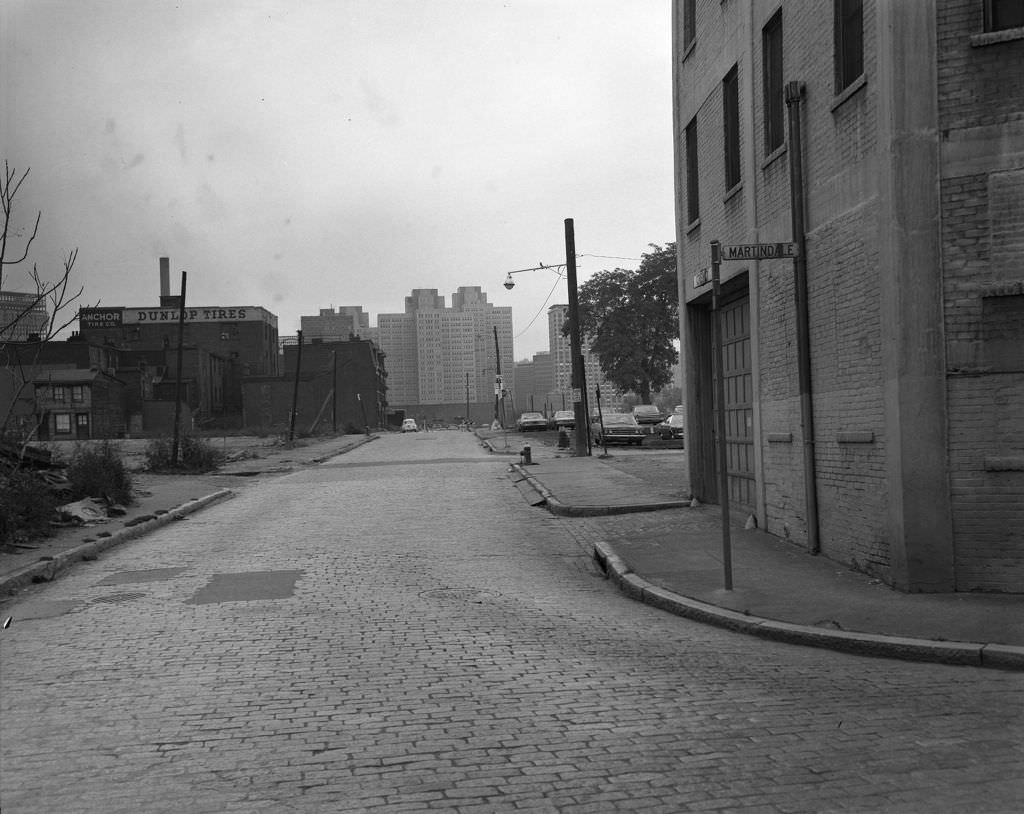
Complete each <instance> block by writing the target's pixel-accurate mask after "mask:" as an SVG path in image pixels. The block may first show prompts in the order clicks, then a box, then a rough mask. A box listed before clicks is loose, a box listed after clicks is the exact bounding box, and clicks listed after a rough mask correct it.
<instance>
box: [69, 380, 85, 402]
mask: <svg viewBox="0 0 1024 814" xmlns="http://www.w3.org/2000/svg"><path fill="white" fill-rule="evenodd" d="M71 401H73V402H74V401H78V402H82V401H85V388H84V387H82V385H80V384H75V385H72V386H71Z"/></svg>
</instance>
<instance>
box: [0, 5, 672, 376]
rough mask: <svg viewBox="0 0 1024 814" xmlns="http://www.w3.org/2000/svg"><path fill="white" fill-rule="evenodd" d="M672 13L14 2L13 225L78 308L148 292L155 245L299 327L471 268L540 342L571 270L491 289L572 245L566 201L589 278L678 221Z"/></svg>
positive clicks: (5, 138) (3, 33)
mask: <svg viewBox="0 0 1024 814" xmlns="http://www.w3.org/2000/svg"><path fill="white" fill-rule="evenodd" d="M670 32H671V14H670V2H669V0H645V2H643V3H635V4H630V5H629V6H628V7H627V8H624V7H623V6H622V4H621V3H618V2H615V1H614V0H586V1H585V2H584V0H564V2H554V3H552V2H539V0H505V1H504V2H498V0H473V2H466V0H437V2H431V3H429V4H427V3H421V2H409V1H408V0H387V1H386V2H376V0H374V2H369V1H368V0H352V2H346V3H343V4H327V3H313V4H294V3H287V2H284V0H262V1H261V2H258V3H253V2H249V1H248V0H222V2H218V3H208V2H197V1H196V0H182V2H179V3H174V4H168V3H160V2H153V0H133V1H132V2H127V0H113V2H111V0H75V1H74V2H70V1H69V0H42V1H40V0H7V2H4V3H3V4H0V74H2V76H3V80H2V81H3V90H4V92H3V94H0V106H2V109H0V142H2V143H3V144H4V152H3V156H2V157H3V158H4V159H5V160H7V161H8V162H9V164H10V166H11V167H12V168H14V169H15V170H20V171H23V170H25V169H31V174H30V175H29V177H28V179H27V180H26V183H25V184H24V185H23V187H22V189H21V191H20V193H19V196H18V199H17V201H16V207H17V210H16V214H18V215H20V218H19V221H18V224H17V225H18V227H19V228H24V227H25V226H26V221H30V220H31V219H34V216H35V213H36V212H37V211H41V212H42V221H41V224H40V230H39V235H38V237H37V239H36V241H35V243H34V245H33V254H32V259H33V260H34V261H36V262H37V263H38V266H39V269H40V271H41V272H43V273H44V275H46V276H52V275H53V273H54V272H55V271H58V270H59V269H60V268H61V262H62V259H63V257H64V256H65V255H66V252H68V251H70V250H72V249H74V248H76V247H77V248H78V259H77V262H76V265H75V272H74V280H75V281H76V282H77V283H79V284H81V285H82V286H84V289H85V294H84V297H83V302H82V304H83V305H96V304H100V305H113V304H117V303H123V302H128V303H138V302H146V301H147V300H148V299H149V295H150V292H151V291H152V286H151V277H150V274H149V272H148V269H150V268H152V267H153V266H155V264H156V261H157V258H158V257H162V256H169V257H170V258H171V260H172V267H171V275H172V286H173V287H175V288H176V287H177V285H178V275H179V274H180V272H181V271H183V270H184V271H187V272H188V292H189V293H188V296H189V299H190V300H192V301H195V302H204V303H214V304H215V303H219V302H228V301H233V302H239V301H245V302H249V303H254V304H259V305H261V306H263V307H265V308H267V309H268V310H269V311H271V312H273V313H274V314H276V315H277V316H278V317H279V322H280V330H281V332H282V333H283V334H294V333H295V332H296V330H297V329H298V325H299V317H300V315H302V314H309V313H316V311H317V310H318V309H319V308H321V307H326V306H327V305H329V304H332V303H333V304H335V305H338V304H344V303H347V302H353V301H358V302H362V303H364V305H365V307H366V308H367V309H368V310H369V311H370V312H371V313H373V314H374V315H375V317H376V315H377V314H379V313H387V312H388V311H390V310H393V309H394V307H395V303H396V302H397V303H400V302H401V300H400V298H401V296H402V295H403V293H404V292H406V291H408V290H410V289H412V288H415V287H417V286H420V285H422V281H423V280H429V281H430V283H429V284H430V285H431V286H436V287H437V288H438V289H439V290H441V291H444V292H445V293H446V294H450V293H451V292H452V291H455V290H456V289H457V288H458V287H459V286H464V285H479V286H481V287H482V288H483V289H485V290H489V291H492V292H494V293H493V295H492V297H493V300H494V302H495V304H496V305H501V306H508V307H510V308H512V309H513V313H514V318H515V324H516V326H517V327H516V334H517V336H516V338H515V339H514V343H515V356H516V358H524V357H528V356H529V355H531V354H532V353H534V352H536V351H537V350H540V349H541V348H542V347H543V346H544V342H545V339H546V328H545V325H544V319H543V315H544V312H545V310H546V307H547V306H548V305H549V304H550V303H551V302H554V301H556V300H558V301H562V302H564V301H565V300H566V298H567V294H566V288H565V281H564V279H559V278H558V277H557V276H555V275H554V274H552V273H550V272H546V271H538V272H533V273H530V274H522V275H519V276H518V277H517V279H516V283H517V284H516V286H515V289H514V290H512V291H506V290H505V289H504V288H502V286H501V284H502V282H503V281H504V279H505V275H506V274H507V272H509V271H511V270H517V269H523V268H529V267H535V266H538V265H539V264H541V263H543V264H545V265H549V266H553V265H558V264H562V263H565V242H564V229H563V224H564V221H565V219H566V218H573V220H574V222H575V226H576V252H577V253H578V255H579V258H578V261H577V265H578V274H579V280H580V283H581V284H582V283H583V282H584V281H585V280H586V279H587V278H588V277H589V276H590V275H592V274H594V273H596V272H598V271H601V270H603V269H606V268H614V267H616V266H623V267H627V268H635V267H636V265H637V264H638V263H639V260H638V258H639V257H640V255H641V254H642V253H643V252H645V251H646V250H647V246H648V245H649V244H650V243H658V244H664V243H667V242H669V241H672V240H674V239H675V237H674V234H675V225H674V218H675V213H674V196H673V190H672V121H671V106H672V94H671V72H672V61H671V56H670V51H671V36H670ZM426 68H428V69H426ZM24 283H25V280H23V279H18V278H17V275H15V276H12V277H11V278H9V279H8V280H6V281H5V282H4V285H3V288H4V289H11V290H19V289H21V290H23V289H24Z"/></svg>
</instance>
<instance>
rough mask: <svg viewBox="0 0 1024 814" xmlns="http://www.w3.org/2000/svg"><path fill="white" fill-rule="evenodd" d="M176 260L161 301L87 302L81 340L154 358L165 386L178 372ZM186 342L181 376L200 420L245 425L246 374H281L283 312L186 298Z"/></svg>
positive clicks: (163, 264) (163, 262)
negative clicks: (100, 305)
mask: <svg viewBox="0 0 1024 814" xmlns="http://www.w3.org/2000/svg"><path fill="white" fill-rule="evenodd" d="M169 266H170V262H169V260H168V258H166V257H161V258H160V299H159V305H158V306H156V307H153V306H110V307H103V308H82V309H80V310H79V315H78V321H79V330H78V334H77V338H78V339H80V340H81V341H84V342H86V343H90V344H107V345H110V346H112V347H115V348H117V349H118V350H121V351H127V352H128V353H127V354H126V358H132V359H133V360H135V361H136V362H139V363H145V364H147V365H148V366H149V367H151V368H153V370H154V371H155V376H156V378H157V379H158V380H160V383H162V390H163V391H167V390H168V388H169V387H170V386H171V385H172V384H173V382H174V377H175V376H176V375H177V347H178V332H179V317H180V313H181V308H180V296H179V295H172V294H171V293H170V271H169ZM182 346H183V348H184V349H185V354H184V359H183V368H182V379H183V382H187V383H188V384H187V388H188V392H189V394H190V396H189V400H190V407H191V409H192V412H193V417H194V419H195V420H196V421H197V422H198V423H199V424H201V425H209V424H211V423H217V424H222V425H225V426H229V425H232V424H238V423H240V421H241V414H242V380H243V378H244V377H246V376H275V375H277V374H278V372H279V367H280V361H279V360H280V354H279V352H278V332H277V317H276V316H275V315H274V314H272V313H270V312H269V311H267V310H266V309H265V308H262V307H260V306H252V305H230V306H213V305H192V304H190V303H186V307H185V318H184V326H183V331H182ZM158 397H159V394H158Z"/></svg>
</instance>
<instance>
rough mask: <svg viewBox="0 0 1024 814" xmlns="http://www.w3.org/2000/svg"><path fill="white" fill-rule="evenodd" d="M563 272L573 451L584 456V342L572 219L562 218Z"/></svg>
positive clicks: (586, 425)
mask: <svg viewBox="0 0 1024 814" xmlns="http://www.w3.org/2000/svg"><path fill="white" fill-rule="evenodd" d="M565 273H566V278H567V280H568V283H569V354H570V355H571V356H572V388H573V405H572V406H573V413H574V414H575V416H576V433H575V435H576V454H577V455H578V456H580V457H583V456H584V455H586V454H587V453H588V452H589V447H590V444H589V439H590V424H589V421H588V418H587V408H586V406H585V404H586V402H585V401H584V398H583V391H584V390H586V387H587V381H586V374H585V372H584V369H583V343H582V340H581V337H580V302H579V297H578V295H577V292H576V233H575V229H574V228H573V222H572V218H566V219H565ZM577 397H578V398H577Z"/></svg>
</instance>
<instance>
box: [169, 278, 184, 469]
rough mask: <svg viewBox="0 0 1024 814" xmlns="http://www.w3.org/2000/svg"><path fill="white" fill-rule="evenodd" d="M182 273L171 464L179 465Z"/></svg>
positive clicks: (182, 334)
mask: <svg viewBox="0 0 1024 814" xmlns="http://www.w3.org/2000/svg"><path fill="white" fill-rule="evenodd" d="M187 276H188V275H187V273H186V272H184V271H183V272H182V273H181V302H180V303H178V372H177V374H176V376H175V379H174V436H173V439H174V440H173V441H172V442H171V466H177V465H178V448H179V446H180V443H181V356H182V346H183V345H184V343H185V279H186V277H187Z"/></svg>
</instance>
